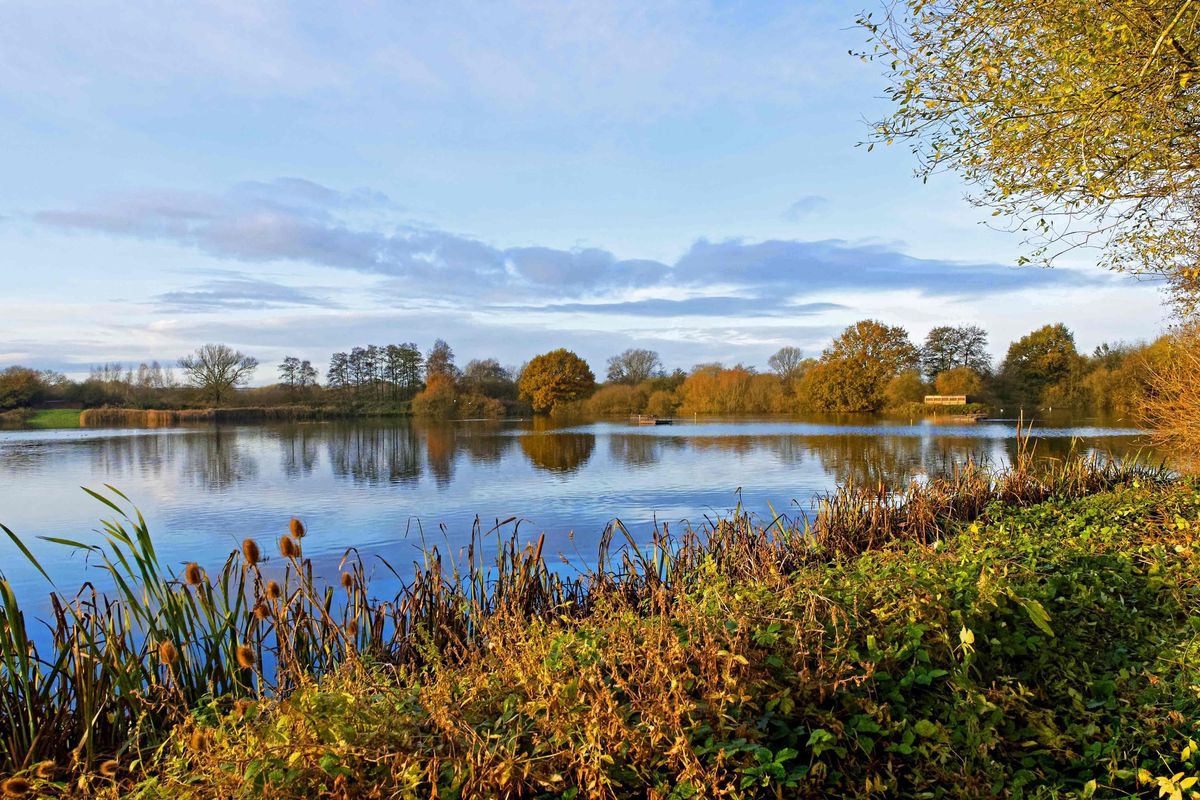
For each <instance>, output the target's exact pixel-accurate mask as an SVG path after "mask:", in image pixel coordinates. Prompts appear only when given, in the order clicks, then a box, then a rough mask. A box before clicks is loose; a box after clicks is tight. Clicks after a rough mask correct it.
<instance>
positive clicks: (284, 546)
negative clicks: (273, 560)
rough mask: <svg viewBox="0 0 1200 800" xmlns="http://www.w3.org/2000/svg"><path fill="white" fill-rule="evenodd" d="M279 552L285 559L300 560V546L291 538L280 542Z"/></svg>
mask: <svg viewBox="0 0 1200 800" xmlns="http://www.w3.org/2000/svg"><path fill="white" fill-rule="evenodd" d="M279 552H280V553H281V554H282V555H283V557H284V558H299V557H300V545H298V544H296V540H295V539H293V538H292V537H290V536H284V537H283V538H282V539H280V540H279Z"/></svg>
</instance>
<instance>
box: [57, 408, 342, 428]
mask: <svg viewBox="0 0 1200 800" xmlns="http://www.w3.org/2000/svg"><path fill="white" fill-rule="evenodd" d="M349 413H350V412H348V411H347V410H346V409H342V408H334V407H323V406H262V407H247V408H185V409H153V408H113V407H109V406H105V407H102V408H89V409H85V410H84V411H83V412H81V413H80V415H79V425H80V427H83V428H113V427H134V428H163V427H170V426H175V425H188V424H200V423H244V422H301V421H305V420H322V419H336V418H339V417H344V416H347V415H348V414H349Z"/></svg>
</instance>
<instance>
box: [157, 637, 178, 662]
mask: <svg viewBox="0 0 1200 800" xmlns="http://www.w3.org/2000/svg"><path fill="white" fill-rule="evenodd" d="M158 660H159V661H161V662H163V663H164V664H166V665H167V666H171V667H173V666H175V662H176V661H178V660H179V650H178V649H176V647H175V643H174V642H172V641H171V640H170V639H163V640H162V641H161V642H159V643H158Z"/></svg>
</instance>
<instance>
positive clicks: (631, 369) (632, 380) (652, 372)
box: [608, 348, 663, 385]
mask: <svg viewBox="0 0 1200 800" xmlns="http://www.w3.org/2000/svg"><path fill="white" fill-rule="evenodd" d="M662 374H663V368H662V361H660V360H659V358H658V353H656V352H654V351H653V350H639V349H637V348H631V349H629V350H626V351H625V352H624V353H621V354H620V355H619V356H613V357H612V358H610V359H608V382H609V383H628V384H630V385H635V384H639V383H641V382H642V381H644V380H648V379H649V378H656V377H658V376H660V375H662Z"/></svg>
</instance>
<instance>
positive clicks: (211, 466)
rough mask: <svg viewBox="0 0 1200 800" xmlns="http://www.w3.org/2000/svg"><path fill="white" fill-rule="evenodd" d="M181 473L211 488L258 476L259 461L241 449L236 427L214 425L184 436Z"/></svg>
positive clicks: (220, 489)
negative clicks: (184, 443)
mask: <svg viewBox="0 0 1200 800" xmlns="http://www.w3.org/2000/svg"><path fill="white" fill-rule="evenodd" d="M185 441H186V442H187V444H186V445H185V446H184V448H183V455H184V464H183V470H182V472H183V475H184V476H185V477H186V478H187V479H188V480H191V481H192V482H194V483H196V484H199V485H200V486H203V487H204V488H205V489H208V490H210V491H222V490H225V489H229V488H230V487H232V486H234V485H235V484H237V483H241V482H243V481H253V480H254V479H255V478H257V477H258V460H257V459H256V458H255V457H254V456H253V455H251V454H250V452H248V451H244V449H243V445H242V442H241V441H240V436H239V433H238V431H237V429H228V428H219V427H218V428H213V429H211V430H210V431H209V432H208V433H207V434H205V435H200V436H191V437H187V438H186V439H185Z"/></svg>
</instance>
